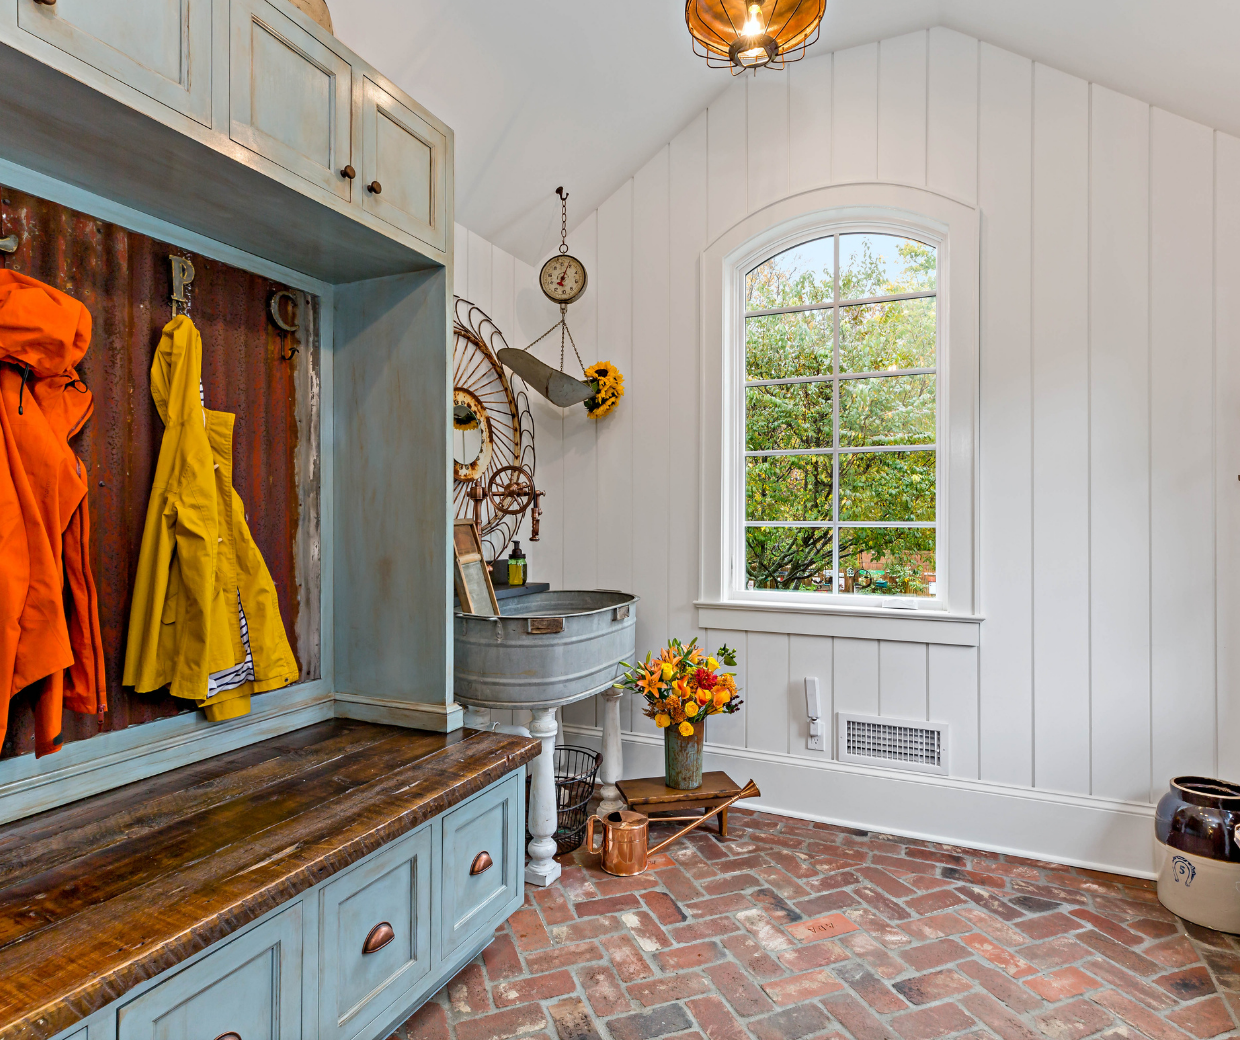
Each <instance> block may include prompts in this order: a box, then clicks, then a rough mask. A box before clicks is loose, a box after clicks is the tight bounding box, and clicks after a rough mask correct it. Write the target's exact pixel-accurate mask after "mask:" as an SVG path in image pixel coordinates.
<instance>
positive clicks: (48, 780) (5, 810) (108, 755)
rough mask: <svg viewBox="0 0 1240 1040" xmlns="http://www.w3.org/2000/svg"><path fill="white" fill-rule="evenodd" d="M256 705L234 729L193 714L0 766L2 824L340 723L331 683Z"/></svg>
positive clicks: (261, 698) (267, 697)
mask: <svg viewBox="0 0 1240 1040" xmlns="http://www.w3.org/2000/svg"><path fill="white" fill-rule="evenodd" d="M252 704H253V707H252V710H251V711H250V713H249V714H248V715H244V716H242V717H241V718H239V719H231V720H229V721H227V722H208V721H207V719H206V717H205V716H204V715H203V713H202V712H199V711H194V712H186V713H185V714H183V715H174V716H173V717H172V718H168V719H160V720H159V721H157V722H148V723H146V724H145V725H141V726H129V727H127V728H126V729H122V730H117V731H116V732H114V733H101V734H99V735H98V736H97V737H93V738H92V739H90V740H82V741H75V742H72V743H69V744H66V745H65V746H64V748H62V749H61V750H60V751H58V752H56V754H54V755H49V756H47V757H45V758H39V759H36V758H35V757H34V755H22V756H20V757H18V758H10V759H7V760H5V761H4V762H3V763H0V778H2V779H0V823H9V822H10V821H12V820H17V819H21V818H22V817H25V816H30V815H32V814H33V813H37V812H43V811H44V810H45V809H52V808H55V807H56V806H58V805H64V804H65V803H66V802H72V801H76V800H77V799H79V798H85V797H87V796H88V795H92V794H99V793H100V792H101V791H109V790H111V789H112V788H114V787H119V786H121V785H122V784H129V783H133V782H134V781H135V780H145V779H146V778H147V777H150V776H154V775H155V774H156V773H163V772H166V771H167V770H169V769H176V768H177V767H178V766H185V765H190V764H191V763H194V762H200V761H202V759H204V758H210V757H211V756H212V755H221V754H224V753H225V752H227V751H234V750H236V749H237V748H239V747H244V746H245V745H247V744H253V743H255V742H257V741H260V740H267V739H269V738H271V737H278V736H280V735H282V734H284V733H288V732H290V731H291V730H295V729H301V728H302V727H303V726H312V725H314V723H316V722H324V721H326V720H327V719H330V718H331V717H332V694H331V690H330V689H329V686H328V683H327V682H326V681H325V680H323V679H316V680H313V681H311V682H306V683H300V684H298V685H296V686H289V687H286V688H285V689H282V690H273V691H271V692H270V693H264V694H260V695H258V696H256V697H255V698H254V700H253V702H252Z"/></svg>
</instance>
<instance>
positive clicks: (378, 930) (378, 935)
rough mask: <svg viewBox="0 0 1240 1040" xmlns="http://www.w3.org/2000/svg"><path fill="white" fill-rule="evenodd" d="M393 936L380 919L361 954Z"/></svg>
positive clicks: (386, 924)
mask: <svg viewBox="0 0 1240 1040" xmlns="http://www.w3.org/2000/svg"><path fill="white" fill-rule="evenodd" d="M395 938H396V933H395V932H394V931H392V926H391V925H390V924H388V923H387V921H380V922H379V923H378V924H377V925H375V926H374V927H373V928H372V929H371V930H370V934H369V935H367V936H366V941H365V942H364V943H362V955H363V956H365V955H366V954H368V953H378V952H379V951H380V950H382V949H383V947H385V946H386V945H387V944H388V943H390V942H391V941H392V940H393V939H395ZM237 1040H241V1037H237Z"/></svg>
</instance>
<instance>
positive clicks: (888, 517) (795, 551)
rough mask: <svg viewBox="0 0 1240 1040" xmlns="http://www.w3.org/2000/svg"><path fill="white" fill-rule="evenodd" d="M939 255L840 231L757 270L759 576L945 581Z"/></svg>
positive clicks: (833, 588)
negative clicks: (940, 540)
mask: <svg viewBox="0 0 1240 1040" xmlns="http://www.w3.org/2000/svg"><path fill="white" fill-rule="evenodd" d="M936 261H937V254H936V250H935V249H934V247H933V246H929V245H926V244H924V243H922V242H917V241H915V240H912V239H908V238H902V237H898V236H894V235H884V234H878V233H856V234H840V235H830V236H827V237H825V238H820V239H816V240H814V241H812V242H807V243H804V244H802V245H799V246H795V247H793V248H792V249H788V250H786V251H785V252H782V253H779V254H778V255H777V256H774V257H772V258H771V259H769V260H767V261H765V262H764V263H762V264H760V265H759V266H758V267H755V268H754V269H753V270H752V271H750V272H749V274H748V275H747V276H746V286H745V291H746V300H745V311H746V317H745V452H744V456H745V458H744V463H745V577H746V585H747V587H749V588H751V589H752V588H757V589H787V590H795V591H807V592H834V593H855V594H856V593H868V594H881V595H906V596H907V595H914V596H932V595H934V594H935V589H936V582H935V541H936V539H935V533H936V520H937V510H936V498H937V477H936V456H937V451H936V429H937V408H936V381H937V362H938V357H937V332H936V328H937V325H936V314H935V309H936V291H937V262H936Z"/></svg>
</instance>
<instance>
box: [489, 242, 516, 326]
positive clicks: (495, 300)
mask: <svg viewBox="0 0 1240 1040" xmlns="http://www.w3.org/2000/svg"><path fill="white" fill-rule="evenodd" d="M515 265H516V257H514V256H513V255H512V254H511V253H507V252H505V251H504V250H502V249H500V247H499V246H493V247H492V248H491V310H490V315H491V320H492V321H493V322H495V327H496V328H498V329H499V330H500V332H502V333H503V334H504V338H505V339H507V338H508V337H509V336H510V335H512V321H513V315H514V313H515V310H514V308H515V306H516V304H515V302H514V299H513V297H514V295H515V293H516V289H515V287H514V279H515V278H516V268H515Z"/></svg>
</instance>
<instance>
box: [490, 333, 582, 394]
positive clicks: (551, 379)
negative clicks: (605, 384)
mask: <svg viewBox="0 0 1240 1040" xmlns="http://www.w3.org/2000/svg"><path fill="white" fill-rule="evenodd" d="M495 356H496V357H497V358H498V359H499V361H500V364H503V365H507V366H508V367H509V368H511V369H512V370H513V371H514V372H516V374H517V375H519V376H520V377H521V378H522V379H524V380H525V382H526V383H527V384H528V385H529V387H530V388H531V389H532V390H537V391H538V392H539V393H540V394H542V395H543V397H545V398H546V399H547V400H548V401H550V402H551V403H552V404H554V405H558V406H559V407H560V408H571V407H572V406H573V405H575V404H581V402H582V401H584V400H585V399H586V398H587V397H589V396H590V395H592V394H593V393H594V387H592V386H591V385H590V384H589V383H583V382H582V381H581V380H580V379H574V378H573V377H572V376H570V375H568V374H567V373H566V372H561V371H560V370H559V369H558V368H552V367H551V366H550V365H546V364H544V363H543V362H541V361H539V360H538V358H536V357H534V355H533V354H530V353H527V352H526V351H524V350H516V349H514V348H513V347H505V348H504V349H503V350H501V351H498V352H497V353H496V355H495Z"/></svg>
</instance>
